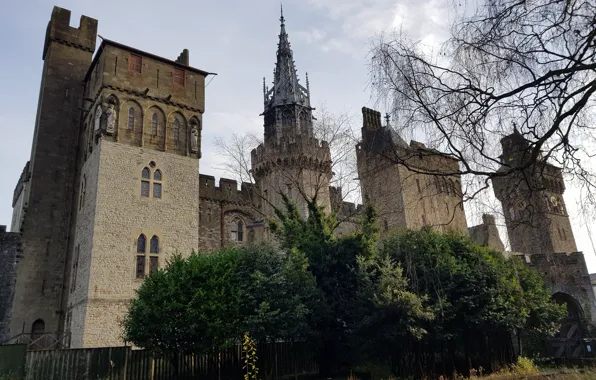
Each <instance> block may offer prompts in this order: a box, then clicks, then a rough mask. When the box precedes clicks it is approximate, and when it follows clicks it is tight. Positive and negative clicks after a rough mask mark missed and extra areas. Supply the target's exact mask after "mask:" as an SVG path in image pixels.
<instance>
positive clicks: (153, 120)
mask: <svg viewBox="0 0 596 380" xmlns="http://www.w3.org/2000/svg"><path fill="white" fill-rule="evenodd" d="M158 123H159V119H158V117H157V113H154V114H153V116H152V117H151V136H157V124H158Z"/></svg>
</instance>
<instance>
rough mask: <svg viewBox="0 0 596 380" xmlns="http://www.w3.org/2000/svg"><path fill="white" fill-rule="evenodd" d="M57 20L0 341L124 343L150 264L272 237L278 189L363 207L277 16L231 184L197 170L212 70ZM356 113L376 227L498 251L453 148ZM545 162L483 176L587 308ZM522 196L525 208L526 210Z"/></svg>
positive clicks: (8, 261)
mask: <svg viewBox="0 0 596 380" xmlns="http://www.w3.org/2000/svg"><path fill="white" fill-rule="evenodd" d="M69 21H70V12H69V11H68V10H66V9H62V8H58V7H54V10H53V12H52V15H51V19H50V21H49V24H48V28H47V32H46V40H45V45H44V49H43V55H42V58H43V60H44V67H43V72H42V81H41V89H40V96H39V105H38V111H37V112H38V113H37V119H36V124H35V133H34V138H33V144H32V149H31V158H30V161H29V162H27V164H26V165H25V167H24V169H23V173H22V175H21V177H20V178H19V180H18V183H17V185H16V188H15V191H14V197H13V201H12V205H13V220H12V223H11V232H5V231H3V230H0V253H1V254H2V256H0V264H3V265H0V268H2V271H3V272H2V280H3V281H4V280H5V279H6V281H7V283H8V284H9V286H8V287H6V289H7V290H4V288H3V292H2V293H0V306H3V307H2V308H0V310H5V312H4V314H2V313H0V318H1V320H0V341H1V340H3V339H2V338H4V339H9V338H10V339H12V340H13V341H15V339H18V337H28V339H30V340H33V341H38V340H40V339H41V338H42V337H50V338H49V339H52V340H53V342H56V343H59V344H60V346H70V347H94V346H109V345H119V344H122V340H121V337H120V327H119V322H120V320H121V319H122V317H123V316H124V315H125V313H126V310H127V305H128V302H129V300H130V299H131V298H133V297H134V294H135V293H134V292H135V289H137V288H138V287H139V285H140V284H141V283H142V281H143V278H144V277H145V276H146V275H147V274H149V273H151V272H152V271H154V270H156V269H158V268H160V267H163V266H164V265H165V263H166V260H167V259H168V257H169V256H170V255H172V254H174V253H180V254H182V255H189V254H190V253H191V252H192V251H193V250H194V251H197V250H203V251H204V250H211V249H216V248H219V247H222V246H226V245H229V244H245V243H250V242H258V241H262V240H266V239H269V232H268V229H267V220H268V218H271V217H272V216H273V214H274V208H275V207H277V206H280V205H281V194H282V193H283V194H286V195H287V196H288V197H290V198H291V199H292V200H294V201H295V202H296V203H297V205H298V208H299V210H301V212H303V213H306V203H305V199H310V198H313V197H315V196H316V199H317V200H318V202H319V205H320V206H322V207H323V208H324V209H325V210H327V211H332V210H333V211H335V212H336V213H337V214H338V218H339V219H340V220H342V221H343V222H344V223H342V226H341V227H340V228H339V230H338V233H346V232H350V231H353V230H354V229H356V228H358V225H357V222H356V220H355V218H354V217H353V216H354V215H355V214H357V213H358V212H359V211H360V210H361V206H356V205H354V204H352V203H346V202H342V200H341V189H339V188H334V187H331V186H330V183H331V181H332V177H333V173H332V170H331V163H332V161H331V153H330V148H329V145H328V143H327V142H325V141H320V140H317V139H316V138H315V134H314V131H313V110H314V109H313V108H312V107H311V93H310V84H309V82H308V77H307V78H306V85H305V86H303V85H301V84H300V83H299V79H298V76H297V71H296V68H295V63H294V59H293V53H292V49H291V47H290V43H289V40H288V34H287V33H286V29H285V19H284V17H283V14H282V17H281V19H280V21H281V31H280V35H279V44H278V46H277V62H276V66H275V71H274V78H273V86H272V87H271V88H268V87H267V86H266V85H265V83H264V84H263V96H264V110H263V113H262V116H263V118H264V139H263V142H262V144H260V145H259V146H258V147H256V148H255V149H254V150H253V151H252V152H251V161H252V175H253V177H254V180H255V181H254V183H242V184H240V190H238V184H237V182H236V181H234V180H230V179H225V178H222V179H220V181H219V183H218V184H216V182H215V178H214V177H212V176H209V175H203V174H199V168H200V164H199V163H200V158H201V135H202V132H203V130H204V129H205V128H207V129H209V128H212V126H205V125H203V113H204V112H205V96H206V94H205V78H207V77H208V76H210V75H215V74H214V73H211V72H208V71H204V70H201V69H197V68H194V67H192V66H190V60H189V51H188V50H183V51H182V53H181V54H180V56H178V57H177V59H176V60H169V59H166V58H163V57H159V56H156V55H154V54H151V53H148V52H144V51H140V50H138V49H135V48H133V47H130V46H125V45H122V44H120V43H117V42H114V41H111V40H107V39H102V42H101V44H100V46H99V48H98V49H97V51H96V46H95V45H96V42H95V41H96V37H97V21H96V20H94V19H91V18H88V17H86V16H82V17H81V20H80V25H79V27H78V28H73V27H70V26H69ZM94 53H95V54H94ZM362 115H363V126H362V131H361V133H362V140H361V141H360V142H359V143H358V145H357V146H356V153H357V167H358V177H359V180H360V183H361V187H362V193H363V200H364V202H365V203H371V204H372V205H374V206H375V207H376V208H377V209H378V210H380V217H379V222H378V223H379V228H380V231H381V234H383V235H386V234H389V233H390V232H391V231H392V230H395V229H397V228H403V227H409V228H420V227H423V226H432V227H433V228H437V229H440V230H444V231H447V230H455V231H459V232H461V233H464V234H470V236H471V237H472V238H473V239H475V240H476V241H478V242H479V243H480V244H483V245H487V246H490V247H492V248H495V249H497V250H499V251H503V250H504V247H503V243H502V242H501V240H500V238H499V235H498V231H497V228H496V226H495V221H494V217H493V216H490V215H485V216H484V217H483V224H481V225H479V226H473V227H471V228H468V226H467V222H466V216H465V213H464V208H463V198H462V188H461V186H462V185H461V178H460V177H459V175H458V174H457V168H458V165H459V163H458V161H457V160H454V159H453V158H452V157H450V156H448V155H446V154H443V153H441V152H438V151H436V150H434V149H430V148H427V147H426V146H425V145H424V144H422V143H419V142H415V141H412V142H410V143H409V144H408V143H406V142H405V141H404V140H403V139H402V138H401V137H400V136H399V135H398V134H397V133H396V132H395V131H394V130H393V129H392V128H391V126H390V121H389V118H387V119H386V121H385V123H383V120H382V119H383V118H382V117H381V113H380V112H378V111H375V110H372V109H368V108H363V109H362ZM524 141H525V140H524V139H523V137H522V136H521V135H520V134H519V133H517V132H515V133H514V134H513V135H511V136H507V137H505V138H504V139H503V141H502V144H503V157H502V162H503V168H504V169H503V170H506V169H507V167H508V165H510V163H511V162H512V160H516V159H523V154H524V153H523V152H524V149H527V146H525V145H524ZM543 166H544V168H545V171H544V172H541V173H546V174H544V175H542V174H541V176H539V178H537V180H536V183H540V184H541V186H542V185H544V186H542V187H540V186H537V187H536V188H535V189H526V190H524V189H523V188H522V187H520V186H518V185H513V186H512V183H513V182H512V181H515V180H516V179H515V178H513V179H512V177H510V176H505V175H504V176H503V177H502V178H497V179H496V180H495V181H494V189H495V193H496V195H497V197H498V198H499V199H500V200H501V202H502V203H503V209H504V210H507V211H506V213H505V216H506V223H507V229H508V234H509V238H510V241H511V245H512V247H513V250H514V251H517V252H522V253H523V254H525V256H524V258H525V260H526V261H527V262H528V264H529V265H534V266H539V267H540V268H541V269H540V270H544V271H545V272H546V273H547V274H550V275H551V277H552V281H551V283H552V284H553V289H555V287H556V289H558V290H557V292H560V293H562V294H563V293H564V294H567V295H569V296H570V297H571V298H572V299H573V300H576V302H577V303H578V304H581V308H584V305H589V308H590V309H593V308H594V306H596V302H595V301H594V295H593V292H592V290H591V285H590V281H589V278H587V279H586V281H583V280H584V277H586V276H587V269H586V266H585V261H584V259H583V255H582V254H581V253H578V252H576V250H577V249H576V247H575V242H574V239H573V233H572V231H571V227H570V223H569V217H568V215H567V213H566V210H565V206H564V201H563V191H564V186H563V178H562V174H561V171H560V169H557V168H556V167H554V166H552V165H549V164H544V165H543ZM532 174H533V173H532ZM511 191H517V193H516V194H517V197H516V198H513V197H512V196H510V194H509V192H511ZM545 200H546V201H545ZM530 206H532V207H534V209H532V210H533V211H534V213H529V212H528V213H524V210H530ZM510 210H512V211H510ZM536 213H537V214H536ZM532 215H533V216H532ZM536 215H539V217H538V218H537V219H538V220H539V222H538V223H534V219H536ZM520 226H521V227H520ZM522 227H523V228H522ZM544 242H547V243H544ZM537 247H540V248H537ZM553 258H557V259H556V260H553ZM565 260H567V261H565ZM555 262H556V263H560V262H564V264H563V265H555V264H553V263H555ZM568 262H569V263H571V262H573V263H571V264H569V263H568ZM553 268H556V269H557V270H563V272H565V273H567V275H566V276H563V275H561V274H560V273H558V272H556V271H555V270H554V269H553ZM567 268H572V269H569V270H570V271H572V272H573V275H571V276H569V275H568V274H569V273H571V272H569V271H567ZM577 271H579V272H577ZM586 289H589V291H588V292H586ZM562 302H572V301H569V300H563V301H562ZM592 315H596V313H592Z"/></svg>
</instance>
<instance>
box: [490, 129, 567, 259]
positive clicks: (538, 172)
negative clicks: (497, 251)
mask: <svg viewBox="0 0 596 380" xmlns="http://www.w3.org/2000/svg"><path fill="white" fill-rule="evenodd" d="M501 146H502V150H503V154H502V155H501V157H500V158H501V168H500V170H499V171H500V172H501V173H502V174H503V176H500V177H495V178H493V180H492V183H493V188H494V192H495V195H496V197H497V199H499V201H500V202H501V204H502V206H503V213H504V215H505V224H506V226H507V232H508V235H509V242H510V244H511V250H512V251H514V252H521V253H542V254H550V253H561V252H576V251H577V246H576V244H575V238H574V237H573V231H572V230H571V223H570V221H569V215H568V214H567V208H566V207H565V201H564V199H563V193H564V191H565V183H564V181H563V174H562V172H561V169H560V168H558V167H556V166H554V165H551V164H549V163H548V162H546V161H545V160H542V157H541V156H539V162H538V164H536V165H531V166H530V167H528V168H527V169H524V170H521V171H520V170H518V171H515V170H514V171H513V172H512V173H510V174H507V172H508V171H510V170H512V169H514V168H516V167H519V166H521V165H523V164H524V163H525V162H526V161H527V160H528V159H529V157H530V154H531V152H530V144H529V142H528V141H527V140H526V139H525V138H524V137H523V136H522V135H521V133H519V131H518V130H517V129H515V130H514V132H513V133H512V134H511V135H509V136H505V137H504V138H503V139H501Z"/></svg>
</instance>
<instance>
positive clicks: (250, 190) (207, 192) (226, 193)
mask: <svg viewBox="0 0 596 380" xmlns="http://www.w3.org/2000/svg"><path fill="white" fill-rule="evenodd" d="M199 186H200V196H201V198H209V199H213V200H218V201H226V202H231V203H247V204H248V203H250V202H251V197H254V196H255V194H256V191H255V185H254V184H252V183H248V182H242V184H241V185H240V190H238V181H236V180H234V179H229V178H220V179H219V186H217V185H216V184H215V177H214V176H211V175H207V174H199Z"/></svg>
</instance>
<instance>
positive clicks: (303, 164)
mask: <svg viewBox="0 0 596 380" xmlns="http://www.w3.org/2000/svg"><path fill="white" fill-rule="evenodd" d="M251 162H252V168H253V170H254V172H255V173H254V174H255V175H257V176H259V175H260V174H261V173H264V172H267V171H270V170H272V169H273V168H274V167H276V166H282V165H283V167H284V168H301V169H312V170H317V171H330V170H331V151H330V150H329V143H327V142H326V141H322V140H318V139H316V138H313V137H299V138H296V139H295V138H289V137H282V138H281V139H280V140H279V142H275V143H273V142H267V143H265V144H260V145H259V146H258V147H257V148H255V149H253V150H252V152H251Z"/></svg>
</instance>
